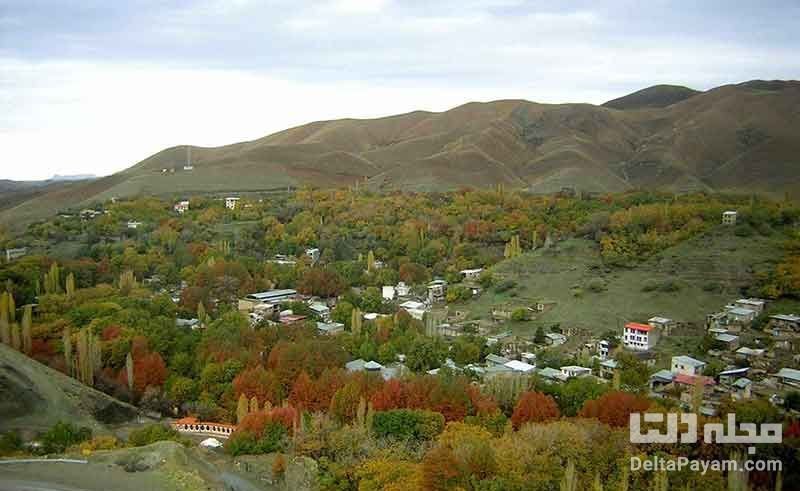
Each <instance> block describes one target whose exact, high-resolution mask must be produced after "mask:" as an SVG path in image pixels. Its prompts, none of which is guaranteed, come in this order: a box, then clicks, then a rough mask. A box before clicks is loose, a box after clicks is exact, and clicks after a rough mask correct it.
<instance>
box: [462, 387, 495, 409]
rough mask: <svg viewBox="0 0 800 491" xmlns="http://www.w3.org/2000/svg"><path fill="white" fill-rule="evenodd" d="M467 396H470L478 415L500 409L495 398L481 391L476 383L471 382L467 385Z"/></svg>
mask: <svg viewBox="0 0 800 491" xmlns="http://www.w3.org/2000/svg"><path fill="white" fill-rule="evenodd" d="M467 396H469V401H470V403H471V404H472V409H473V410H474V412H475V414H477V415H486V414H494V413H495V412H497V411H498V409H499V407H498V406H497V403H496V402H495V400H494V399H492V397H491V396H489V395H486V394H484V393H483V392H481V390H480V389H479V388H478V387H477V386H475V385H472V384H470V385H469V386H468V387H467Z"/></svg>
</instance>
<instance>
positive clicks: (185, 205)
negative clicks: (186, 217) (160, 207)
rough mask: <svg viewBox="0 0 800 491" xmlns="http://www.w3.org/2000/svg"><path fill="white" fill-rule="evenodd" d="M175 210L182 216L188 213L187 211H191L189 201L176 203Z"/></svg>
mask: <svg viewBox="0 0 800 491" xmlns="http://www.w3.org/2000/svg"><path fill="white" fill-rule="evenodd" d="M174 209H175V211H176V212H178V213H180V214H183V213H186V212H187V211H189V201H188V200H184V201H178V202H177V203H175V206H174Z"/></svg>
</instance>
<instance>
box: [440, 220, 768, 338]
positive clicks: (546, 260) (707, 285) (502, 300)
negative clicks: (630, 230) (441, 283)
mask: <svg viewBox="0 0 800 491" xmlns="http://www.w3.org/2000/svg"><path fill="white" fill-rule="evenodd" d="M781 241H782V236H780V235H778V234H775V235H774V236H770V237H763V236H755V237H738V236H736V235H734V234H733V232H732V230H731V229H728V228H724V227H721V226H720V227H718V228H715V229H714V230H712V231H710V232H709V233H707V234H704V235H702V236H698V237H695V238H694V239H691V240H689V241H686V242H684V243H682V244H679V245H678V246H675V247H672V248H669V249H667V250H665V251H663V252H662V253H660V254H658V255H656V256H654V257H651V258H649V259H648V260H646V261H644V262H642V263H640V264H638V265H636V266H635V267H632V268H611V267H606V266H605V265H604V264H603V261H602V259H601V257H600V253H599V249H598V247H597V245H596V244H595V243H594V242H592V241H589V240H583V239H570V240H567V241H564V242H561V243H559V244H558V245H557V246H556V247H555V248H554V249H553V250H542V249H540V250H538V251H534V252H529V253H526V254H523V255H522V256H519V257H517V258H514V259H511V260H506V261H502V262H501V263H499V264H497V265H496V266H495V267H493V268H492V269H491V271H492V272H493V273H494V275H495V277H496V281H498V282H501V281H503V280H512V281H514V282H516V284H517V286H516V287H515V288H513V289H511V290H509V291H506V292H503V293H498V292H497V291H496V289H495V288H492V289H489V290H488V291H486V292H484V294H483V295H481V296H480V297H478V298H477V299H476V300H473V301H470V302H467V303H466V304H463V305H459V306H455V308H457V309H460V310H464V309H465V310H467V311H468V312H469V316H470V317H471V318H488V317H489V316H490V312H491V310H492V309H493V308H495V307H498V306H501V307H502V306H505V307H506V310H513V309H514V308H520V307H528V306H533V305H534V304H535V303H536V301H537V300H540V299H546V300H551V301H554V302H556V303H555V306H554V307H553V308H552V309H551V310H549V311H546V312H544V313H542V314H539V315H538V316H536V317H535V318H534V319H533V320H531V321H528V322H508V323H507V325H506V326H503V327H504V328H507V329H510V330H512V331H513V332H515V333H518V334H532V333H533V332H534V331H535V329H536V327H538V326H539V325H544V326H545V327H549V326H551V325H553V324H560V325H561V326H562V327H578V328H584V329H587V330H589V331H591V332H593V333H596V334H601V333H603V332H605V331H606V330H608V329H613V330H621V326H622V324H623V323H625V322H627V321H646V320H647V319H649V318H650V317H652V316H655V315H660V316H665V317H669V318H672V319H675V320H677V321H679V322H685V323H693V324H695V325H697V326H700V325H702V323H703V322H704V320H705V316H706V314H708V313H711V312H714V311H716V310H718V309H720V308H721V307H722V306H723V305H725V304H726V303H727V302H729V301H730V300H731V299H733V298H735V297H738V296H740V295H741V294H742V288H744V287H746V286H747V285H748V284H750V283H751V282H752V280H753V278H754V276H755V274H756V272H757V271H759V270H761V269H763V268H766V267H768V266H770V265H771V264H772V263H773V262H774V261H776V260H778V259H780V257H781V254H782V250H781ZM668 283H674V284H676V285H677V286H678V289H677V290H676V291H663V290H660V289H659V288H658V287H662V288H663V286H662V285H666V284H668ZM646 285H647V286H648V287H656V289H655V290H652V291H644V290H645V289H647V287H646ZM592 287H595V288H592Z"/></svg>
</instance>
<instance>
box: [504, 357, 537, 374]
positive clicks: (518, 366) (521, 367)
mask: <svg viewBox="0 0 800 491" xmlns="http://www.w3.org/2000/svg"><path fill="white" fill-rule="evenodd" d="M505 366H506V367H508V368H510V369H511V370H513V371H515V372H519V373H533V371H534V370H535V369H536V366H534V365H531V364H530V363H525V362H524V361H519V360H511V361H509V362H508V363H506V364H505Z"/></svg>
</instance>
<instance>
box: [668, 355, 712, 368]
mask: <svg viewBox="0 0 800 491" xmlns="http://www.w3.org/2000/svg"><path fill="white" fill-rule="evenodd" d="M672 363H673V364H674V363H680V364H681V365H688V366H690V367H702V366H705V364H706V362H704V361H700V360H697V359H695V358H692V357H691V356H685V355H681V356H673V357H672Z"/></svg>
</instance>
